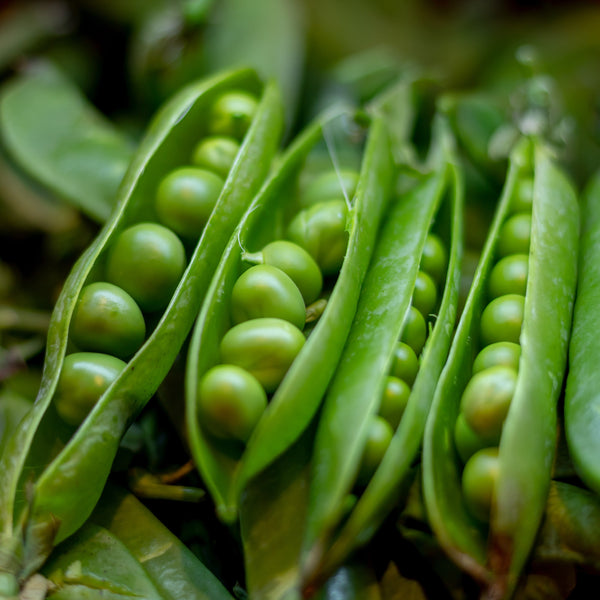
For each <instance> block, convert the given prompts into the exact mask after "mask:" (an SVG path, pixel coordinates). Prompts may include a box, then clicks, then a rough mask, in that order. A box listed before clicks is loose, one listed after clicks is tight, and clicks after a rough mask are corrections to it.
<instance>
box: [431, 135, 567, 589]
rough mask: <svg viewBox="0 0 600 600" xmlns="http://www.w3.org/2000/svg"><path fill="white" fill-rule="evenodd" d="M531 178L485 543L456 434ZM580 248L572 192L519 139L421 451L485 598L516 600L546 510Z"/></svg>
mask: <svg viewBox="0 0 600 600" xmlns="http://www.w3.org/2000/svg"><path fill="white" fill-rule="evenodd" d="M531 171H533V177H534V186H533V210H532V229H531V245H530V250H529V274H528V279H527V288H526V295H525V301H524V317H523V323H522V329H521V333H520V339H519V341H520V345H521V353H520V358H519V366H518V376H517V379H516V387H515V390H514V395H513V397H512V401H511V403H510V406H509V409H508V414H507V416H506V419H505V421H504V425H503V429H502V434H501V438H500V445H499V450H498V463H497V464H498V470H497V480H496V483H495V485H494V488H493V494H492V509H491V515H490V522H489V533H488V532H486V527H485V526H483V525H482V524H481V523H480V522H479V521H477V520H476V519H475V518H474V516H472V514H471V513H470V512H469V509H468V507H467V504H466V502H465V499H464V497H463V495H462V492H461V477H460V461H459V459H458V455H457V451H456V448H455V446H454V427H455V422H456V419H457V416H458V414H459V403H460V401H461V395H462V393H463V390H464V389H465V387H466V385H467V383H468V382H469V379H470V377H471V372H472V366H473V359H474V356H475V352H476V350H477V340H478V339H479V335H480V316H481V313H482V309H483V306H484V302H485V294H486V290H487V284H488V277H489V273H490V270H491V267H492V265H493V261H494V258H495V253H496V252H497V249H498V248H497V246H498V244H497V242H498V239H499V234H500V231H501V228H502V226H503V224H504V223H505V222H506V219H507V216H508V215H509V212H510V210H511V202H512V200H513V198H514V197H515V195H516V187H517V185H518V183H519V181H520V179H521V178H522V176H523V175H524V174H528V173H530V172H531ZM577 239H578V205H577V199H576V195H575V191H574V189H573V187H572V186H571V184H570V182H569V181H568V180H567V178H566V177H565V175H564V173H563V172H562V170H561V169H560V168H559V167H558V166H557V165H556V164H555V162H554V160H553V158H552V157H551V155H550V153H549V151H548V149H547V148H546V147H545V146H544V145H543V143H542V142H540V141H537V140H530V139H527V138H524V139H522V140H521V141H520V142H519V144H518V145H517V146H515V148H514V150H513V152H512V154H511V160H510V164H509V170H508V173H507V177H506V182H505V185H504V189H503V192H502V195H501V198H500V202H499V204H498V207H497V210H496V214H495V217H494V219H493V221H492V224H491V227H490V230H489V233H488V237H487V240H486V243H485V246H484V248H483V251H482V254H481V258H480V261H479V264H478V266H477V270H476V272H475V275H474V279H473V283H472V286H471V288H470V291H469V294H468V297H467V300H466V304H465V308H464V311H463V313H462V315H461V319H460V321H459V324H458V328H457V331H456V334H455V337H454V341H453V343H452V347H451V350H450V354H449V358H448V362H447V363H446V366H445V367H444V370H443V371H442V374H441V376H440V379H439V382H438V386H437V388H436V391H435V396H434V400H433V405H432V409H431V412H430V415H429V418H428V421H427V426H426V429H425V437H424V445H423V485H424V495H425V503H426V508H427V512H428V517H429V520H430V523H431V527H432V529H433V531H434V533H435V535H436V537H437V538H438V541H439V542H440V545H441V546H442V547H443V548H444V550H445V551H446V553H447V554H448V555H449V556H450V557H451V558H452V559H453V560H454V561H455V562H456V563H457V564H458V565H459V566H460V567H461V568H462V569H464V570H466V571H467V572H469V573H470V574H471V575H473V576H474V577H475V578H477V579H478V580H479V581H480V582H481V583H482V585H483V586H484V587H485V589H486V593H487V594H488V596H489V597H494V598H500V597H510V596H511V595H512V594H513V593H514V590H515V588H516V585H517V582H518V578H519V575H520V573H521V571H522V569H523V566H524V564H525V561H526V560H527V557H528V556H529V553H530V551H531V548H532V546H533V542H534V539H535V536H536V533H537V530H538V527H539V525H540V521H541V519H542V515H543V512H544V507H545V504H546V497H547V494H548V489H549V485H550V475H551V467H552V460H553V456H554V448H555V443H556V437H557V436H556V403H557V399H558V396H559V393H560V389H561V382H562V379H563V375H564V370H565V364H566V353H567V343H568V336H569V328H570V322H571V310H572V304H573V297H574V291H575V279H576V266H577ZM496 368H498V367H496Z"/></svg>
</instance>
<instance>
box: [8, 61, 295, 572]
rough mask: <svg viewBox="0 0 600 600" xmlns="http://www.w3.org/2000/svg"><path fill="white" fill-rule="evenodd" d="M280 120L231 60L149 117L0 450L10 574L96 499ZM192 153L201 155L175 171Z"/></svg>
mask: <svg viewBox="0 0 600 600" xmlns="http://www.w3.org/2000/svg"><path fill="white" fill-rule="evenodd" d="M282 127H283V115H282V107H281V99H280V96H279V92H278V90H277V88H276V86H275V85H274V84H272V83H267V84H263V83H262V82H261V81H260V80H259V78H258V77H257V75H256V73H255V72H254V71H252V70H250V69H239V70H234V71H229V72H225V73H221V74H219V75H216V76H214V77H211V78H208V79H205V80H202V81H199V82H196V83H194V84H192V85H190V86H189V87H186V88H184V89H182V90H181V91H180V92H179V93H178V94H177V95H176V96H175V97H174V98H172V99H171V100H170V101H169V102H168V103H167V104H166V105H165V106H164V107H163V108H162V109H161V111H159V113H158V114H157V115H156V117H155V118H154V120H153V122H152V123H151V125H150V127H149V128H148V132H147V134H146V136H145V137H144V139H143V140H142V142H141V143H140V146H139V148H138V150H137V151H136V153H135V155H134V157H133V159H132V162H131V164H130V166H129V169H128V171H127V173H126V175H125V177H124V179H123V182H122V184H121V187H120V189H119V192H118V198H117V203H116V208H115V210H114V212H113V214H112V216H111V219H110V220H109V221H108V222H107V223H106V224H105V226H104V228H103V229H102V230H101V231H100V233H99V234H98V236H97V237H96V239H95V240H94V241H93V243H92V244H91V246H90V247H89V248H88V249H87V250H86V252H85V253H84V254H83V255H82V256H81V258H80V259H79V261H78V262H77V263H76V265H75V266H74V268H73V269H72V271H71V273H70V275H69V277H68V278H67V280H66V282H65V285H64V286H63V289H62V291H61V294H60V296H59V299H58V301H57V304H56V306H55V309H54V311H53V315H52V319H51V323H50V328H49V334H48V344H47V352H46V357H45V364H44V374H43V378H42V382H41V386H40V390H39V392H38V397H37V400H36V403H35V404H34V406H33V408H32V409H31V411H30V412H29V413H28V414H27V416H26V417H25V419H24V420H23V421H22V422H21V423H20V425H19V427H18V428H17V429H16V431H15V432H14V434H13V435H12V437H11V438H10V440H9V441H8V443H7V444H6V446H5V448H4V451H3V453H2V456H1V457H0V470H1V471H2V473H3V477H2V478H1V480H0V530H2V531H3V532H4V533H3V537H2V539H1V548H0V570H3V571H5V572H7V573H10V574H11V576H12V577H15V578H16V580H17V581H18V583H23V582H24V581H25V579H26V578H27V577H28V576H29V575H31V574H32V573H33V572H35V570H36V569H37V568H39V566H40V565H41V564H42V563H43V561H44V560H45V558H46V557H47V555H48V553H49V552H50V551H51V550H52V547H53V545H54V544H56V543H58V542H59V541H61V540H63V539H64V538H66V537H68V536H69V535H71V534H72V533H73V532H74V531H76V530H77V529H78V528H79V527H80V526H81V525H82V523H83V522H84V521H85V519H86V518H87V517H88V516H89V514H90V513H91V511H92V510H93V508H94V505H95V504H96V502H97V501H98V499H99V497H100V494H101V492H102V489H103V487H104V485H105V483H106V479H107V477H108V475H109V472H110V469H111V466H112V463H113V460H114V457H115V455H116V452H117V449H118V446H119V443H120V440H121V438H122V436H123V435H124V433H125V431H126V429H127V427H128V425H129V424H130V423H131V422H132V420H133V419H134V418H135V416H136V415H137V414H138V413H139V411H140V410H141V409H142V408H143V407H144V405H145V404H146V403H147V402H148V400H149V399H150V398H151V396H152V395H153V394H154V392H155V391H156V389H157V388H158V386H159V385H160V383H161V382H162V380H163V379H164V377H165V376H166V374H167V373H168V371H169V369H170V368H171V366H172V364H173V361H174V360H175V358H176V356H177V354H178V353H179V351H180V349H181V347H182V345H183V343H184V341H185V339H186V337H187V335H188V334H189V332H190V330H191V328H192V325H193V322H194V319H195V318H196V316H197V314H198V310H199V307H200V306H201V304H202V300H203V298H204V296H205V294H206V291H207V289H208V287H209V285H210V281H211V279H212V276H213V274H214V271H215V269H216V267H217V265H218V261H219V257H220V256H221V254H222V252H223V249H224V248H225V246H226V244H227V240H228V239H229V237H230V236H231V233H232V231H233V230H234V229H235V227H236V225H237V224H238V222H239V220H240V218H241V216H242V215H243V213H244V211H245V210H246V208H247V207H248V205H249V203H250V201H251V199H252V196H253V195H254V193H255V191H256V190H257V189H258V188H259V186H260V185H261V183H262V181H263V179H264V177H265V176H266V175H267V172H268V170H269V168H270V164H271V160H272V158H273V156H274V154H275V152H276V150H277V147H278V144H279V140H280V135H281V132H282ZM215 137H216V138H217V139H216V141H215ZM220 138H231V140H228V141H227V142H226V144H225V145H226V146H229V147H232V144H233V145H235V147H236V148H239V149H238V152H237V155H236V156H235V157H234V158H233V161H231V158H230V159H227V161H224V160H223V159H222V154H223V153H222V152H221V150H222V147H223V144H222V141H223V140H222V139H220ZM233 140H235V142H234V141H233ZM207 146H208V148H209V151H208V152H207V151H206V147H207ZM211 148H212V149H211ZM219 149H221V150H219ZM198 155H201V157H202V158H201V159H200V162H201V165H202V166H200V167H193V166H192V167H186V171H185V172H184V176H182V177H180V173H181V171H180V169H181V168H182V167H183V166H186V165H193V163H194V161H196V162H197V161H198V160H199V159H198ZM207 155H208V157H209V160H208V162H207V158H206V157H207ZM225 164H228V165H230V166H229V171H228V173H227V176H226V178H225V179H224V178H223V177H222V176H217V175H216V174H215V173H214V172H213V171H218V172H220V173H221V175H223V173H224V168H225ZM211 165H212V166H211ZM207 166H208V167H210V168H209V169H207ZM210 169H212V170H210ZM190 172H193V174H194V176H193V177H190V176H189V174H190ZM173 181H175V182H176V185H173ZM209 215H210V216H209ZM206 219H208V220H206ZM192 222H193V223H194V228H193V233H192V229H190V228H189V226H190V223H192ZM125 361H127V362H125ZM82 481H85V489H84V490H83V491H82V486H81V482H82ZM25 487H27V488H28V490H29V492H28V493H25V492H24V488H25ZM7 532H11V533H7Z"/></svg>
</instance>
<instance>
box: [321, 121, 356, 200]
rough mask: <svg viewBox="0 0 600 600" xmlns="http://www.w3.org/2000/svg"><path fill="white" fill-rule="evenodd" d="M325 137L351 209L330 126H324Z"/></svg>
mask: <svg viewBox="0 0 600 600" xmlns="http://www.w3.org/2000/svg"><path fill="white" fill-rule="evenodd" d="M323 139H324V140H325V145H326V146H327V152H328V153H329V157H330V158H331V163H332V164H333V168H334V170H335V172H336V175H337V177H338V181H339V183H340V187H341V188H342V193H343V194H344V200H345V201H346V208H347V209H348V210H350V209H351V208H352V205H351V204H350V198H348V192H347V191H346V188H345V187H344V182H343V180H342V175H341V169H340V165H339V163H338V160H337V152H336V150H335V143H334V140H333V137H332V136H331V135H330V134H329V128H323Z"/></svg>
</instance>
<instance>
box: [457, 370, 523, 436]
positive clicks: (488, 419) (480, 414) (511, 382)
mask: <svg viewBox="0 0 600 600" xmlns="http://www.w3.org/2000/svg"><path fill="white" fill-rule="evenodd" d="M516 385H517V372H516V371H515V370H514V369H511V368H510V367H503V366H498V367H490V368H488V369H485V370H483V371H480V372H479V373H477V374H475V375H473V377H471V379H470V381H469V383H468V384H467V386H466V387H465V390H464V392H463V395H462V397H461V399H460V412H461V413H462V414H463V415H464V418H465V421H466V423H467V425H468V426H469V427H470V428H471V429H472V430H473V431H474V432H475V433H476V434H477V435H478V436H480V437H481V438H483V439H484V440H485V441H486V442H487V444H488V445H490V446H492V445H496V444H498V443H499V442H500V435H501V434H502V427H503V425H504V420H505V419H506V415H507V414H508V409H509V408H510V403H511V401H512V398H513V395H514V393H515V387H516Z"/></svg>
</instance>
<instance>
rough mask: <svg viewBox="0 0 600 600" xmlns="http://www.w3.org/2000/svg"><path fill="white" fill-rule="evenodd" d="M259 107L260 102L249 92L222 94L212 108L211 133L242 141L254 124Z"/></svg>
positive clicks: (209, 122)
mask: <svg viewBox="0 0 600 600" xmlns="http://www.w3.org/2000/svg"><path fill="white" fill-rule="evenodd" d="M257 107H258V100H257V99H256V97H255V96H253V95H252V94H249V93H248V92H244V91H241V90H239V91H231V92H226V93H224V94H222V95H221V96H219V98H217V100H216V101H215V103H214V104H213V106H212V107H211V110H210V113H209V121H208V130H209V133H210V134H211V135H218V136H226V137H231V138H234V139H235V140H238V141H241V140H242V139H243V137H244V136H245V135H246V131H248V128H249V127H250V123H252V119H253V117H254V114H255V113H256V109H257Z"/></svg>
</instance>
